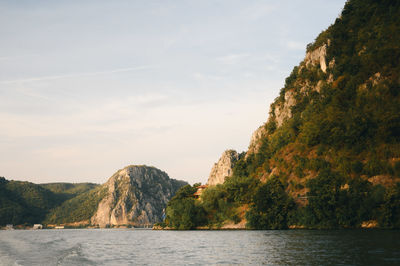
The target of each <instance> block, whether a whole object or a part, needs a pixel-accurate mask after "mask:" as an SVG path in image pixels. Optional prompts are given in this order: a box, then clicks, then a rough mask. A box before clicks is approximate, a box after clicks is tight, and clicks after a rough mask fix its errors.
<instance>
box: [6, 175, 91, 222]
mask: <svg viewBox="0 0 400 266" xmlns="http://www.w3.org/2000/svg"><path fill="white" fill-rule="evenodd" d="M96 186H98V185H96V184H91V183H79V184H71V183H49V184H39V185H38V184H33V183H30V182H21V181H9V180H6V179H5V178H4V177H0V226H4V225H5V224H34V223H41V222H42V221H43V220H44V218H45V217H46V215H47V214H48V213H49V212H50V211H51V210H52V209H53V208H55V207H57V206H59V205H61V204H62V203H63V202H64V201H66V200H68V199H71V198H73V197H76V196H78V195H80V194H81V193H84V192H86V191H88V190H90V189H92V188H94V187H96Z"/></svg>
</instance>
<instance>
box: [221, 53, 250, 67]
mask: <svg viewBox="0 0 400 266" xmlns="http://www.w3.org/2000/svg"><path fill="white" fill-rule="evenodd" d="M249 56H250V55H249V54H230V55H225V56H221V57H218V58H217V61H219V62H221V63H222V64H226V65H235V64H239V63H240V62H241V61H243V59H245V58H247V57H249Z"/></svg>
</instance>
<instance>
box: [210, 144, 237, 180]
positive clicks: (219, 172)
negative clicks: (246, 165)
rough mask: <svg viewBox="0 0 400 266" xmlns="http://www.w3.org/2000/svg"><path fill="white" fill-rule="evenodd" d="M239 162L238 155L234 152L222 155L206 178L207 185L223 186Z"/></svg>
mask: <svg viewBox="0 0 400 266" xmlns="http://www.w3.org/2000/svg"><path fill="white" fill-rule="evenodd" d="M238 160H239V154H238V153H237V152H236V151H234V150H227V151H224V153H222V155H221V158H220V159H219V160H218V162H217V163H215V164H214V166H213V168H212V169H211V173H210V176H209V177H208V181H207V185H209V186H215V185H218V184H223V183H224V181H225V178H226V177H230V176H232V173H233V167H234V166H235V164H236V162H237V161H238Z"/></svg>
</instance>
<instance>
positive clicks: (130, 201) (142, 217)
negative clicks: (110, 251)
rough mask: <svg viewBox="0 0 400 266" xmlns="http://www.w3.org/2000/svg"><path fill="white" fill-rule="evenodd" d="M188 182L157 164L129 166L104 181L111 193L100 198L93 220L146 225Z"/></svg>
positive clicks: (101, 223) (156, 219)
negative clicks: (180, 179)
mask: <svg viewBox="0 0 400 266" xmlns="http://www.w3.org/2000/svg"><path fill="white" fill-rule="evenodd" d="M185 184H187V183H186V182H183V181H177V180H174V179H170V178H169V177H168V175H167V174H166V173H165V172H163V171H161V170H159V169H157V168H154V167H148V166H128V167H125V168H124V169H122V170H119V171H117V172H116V173H115V174H114V175H113V176H112V177H111V178H110V179H109V180H108V181H107V182H106V183H105V184H104V185H103V187H105V188H106V189H107V194H106V196H105V197H104V198H103V199H102V200H101V201H100V203H99V205H98V208H97V211H96V213H95V214H94V215H93V217H92V218H91V224H93V225H99V226H100V227H106V226H113V225H134V226H144V225H149V224H154V223H156V222H159V221H161V220H162V212H163V209H164V208H165V207H166V205H167V202H168V201H169V200H170V199H171V197H172V196H173V195H174V194H175V192H176V190H178V188H179V187H181V186H183V185H185Z"/></svg>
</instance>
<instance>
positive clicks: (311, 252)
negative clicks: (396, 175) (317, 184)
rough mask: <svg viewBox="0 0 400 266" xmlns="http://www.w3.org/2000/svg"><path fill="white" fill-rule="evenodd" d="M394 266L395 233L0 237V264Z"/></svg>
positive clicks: (398, 235)
mask: <svg viewBox="0 0 400 266" xmlns="http://www.w3.org/2000/svg"><path fill="white" fill-rule="evenodd" d="M143 264H150V265H179V264H185V265H188V264H196V265H199V264H200V265H202V264H208V265H209V264H242V265H248V264H255V265H260V264H268V265H400V231H393V230H390V231H389V230H388V231H383V230H343V231H312V230H288V231H152V230H140V229H133V230H129V229H126V230H119V229H104V230H102V229H93V230H90V229H80V230H78V229H77V230H73V229H65V230H31V231H23V230H21V231H19V230H13V231H0V265H143Z"/></svg>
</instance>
